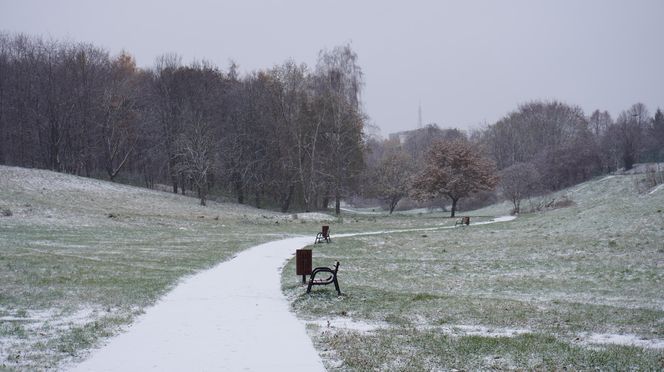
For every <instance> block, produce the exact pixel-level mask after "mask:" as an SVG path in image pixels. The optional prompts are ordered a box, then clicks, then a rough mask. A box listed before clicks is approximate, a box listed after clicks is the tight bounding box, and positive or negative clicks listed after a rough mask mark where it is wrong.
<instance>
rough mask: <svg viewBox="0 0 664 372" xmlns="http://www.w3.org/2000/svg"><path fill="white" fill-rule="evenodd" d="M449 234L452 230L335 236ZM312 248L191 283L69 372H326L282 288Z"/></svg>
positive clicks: (271, 254)
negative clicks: (287, 269)
mask: <svg viewBox="0 0 664 372" xmlns="http://www.w3.org/2000/svg"><path fill="white" fill-rule="evenodd" d="M513 218H514V217H500V218H496V219H494V220H492V221H488V223H491V222H503V221H509V220H511V219H513ZM478 224H480V223H478ZM447 228H454V227H453V226H446V227H433V228H419V229H403V230H391V231H381V232H367V233H359V234H358V233H355V234H340V235H336V237H348V236H355V235H371V234H382V233H388V232H407V231H426V230H438V229H447ZM311 243H312V238H311V237H297V238H290V239H285V240H279V241H275V242H270V243H266V244H261V245H258V246H255V247H252V248H250V249H248V250H246V251H243V252H241V253H239V254H238V255H237V256H236V257H235V258H233V259H231V260H230V261H226V262H222V263H220V264H219V265H217V266H215V267H214V268H212V269H210V270H207V271H204V272H201V273H200V274H197V275H194V276H192V277H189V278H188V279H186V280H185V281H183V282H182V283H181V284H180V285H178V286H177V287H176V288H175V289H174V290H173V291H171V292H170V293H168V294H167V295H166V296H165V297H164V298H162V299H161V300H160V301H159V302H158V303H157V304H156V305H155V306H153V307H151V308H149V309H148V310H146V312H145V314H143V315H142V316H141V317H140V318H139V319H138V320H137V321H136V323H134V324H133V325H132V326H131V327H130V329H129V330H128V331H127V332H126V333H123V334H121V335H119V336H117V337H115V338H113V339H111V340H110V342H109V343H108V344H107V345H106V346H104V347H103V348H102V349H100V350H98V351H97V352H93V354H92V356H91V357H90V358H89V359H87V360H85V361H84V362H83V363H81V364H79V365H77V366H74V367H73V369H72V370H74V371H123V372H125V371H145V370H155V371H188V370H196V371H239V370H244V371H266V370H272V371H308V372H310V371H324V370H325V368H324V366H323V363H322V361H321V359H320V357H319V356H318V352H317V351H316V350H315V349H314V347H313V344H312V342H311V339H310V338H309V336H308V335H307V333H306V331H305V325H304V324H303V323H302V322H300V321H299V320H298V319H297V317H296V316H295V314H294V313H293V312H291V311H290V309H289V305H288V302H287V300H286V298H285V297H284V295H283V294H282V292H281V287H280V286H281V277H280V275H281V269H282V268H283V266H284V264H285V263H286V261H287V260H288V259H289V258H290V257H292V256H293V255H294V254H295V250H296V249H300V248H302V247H304V246H306V245H308V244H311Z"/></svg>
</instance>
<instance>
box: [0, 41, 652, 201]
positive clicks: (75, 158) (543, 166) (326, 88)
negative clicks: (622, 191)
mask: <svg viewBox="0 0 664 372" xmlns="http://www.w3.org/2000/svg"><path fill="white" fill-rule="evenodd" d="M362 87H363V80H362V71H361V68H360V66H359V63H358V57H357V55H356V54H355V53H354V52H353V50H352V49H351V48H350V47H349V46H348V45H346V46H340V47H336V48H334V49H332V50H324V51H321V52H320V54H319V59H318V62H317V64H316V66H315V67H313V68H310V67H308V66H306V65H303V64H296V63H295V62H293V61H287V62H285V63H283V64H281V65H278V66H275V67H273V68H270V69H264V70H260V71H256V72H253V73H251V74H247V75H245V76H240V75H239V74H238V71H237V66H236V65H234V64H231V65H230V66H229V67H228V69H227V71H222V70H221V69H220V68H218V67H216V66H214V65H212V64H209V63H205V62H199V63H191V64H189V65H185V64H182V62H181V60H180V58H179V57H178V56H177V55H173V54H165V55H163V56H161V57H159V58H158V59H157V61H155V63H154V65H153V66H152V67H150V68H138V67H137V66H136V63H135V61H134V59H133V58H132V57H131V55H130V54H128V53H121V54H120V55H118V56H111V55H109V53H108V52H107V51H105V50H103V49H101V48H97V47H95V46H93V45H90V44H84V43H72V42H58V41H45V40H43V39H40V38H33V37H29V36H25V35H10V34H3V33H0V164H6V165H16V166H24V167H34V168H45V169H51V170H55V171H59V172H67V173H72V174H77V175H83V176H88V177H97V178H106V179H110V180H111V181H122V182H131V183H134V184H143V185H145V186H147V187H155V186H156V185H157V184H167V185H169V186H168V187H169V188H170V189H171V190H172V191H173V192H176V193H177V192H184V190H185V189H186V190H194V191H195V192H197V193H198V196H199V197H200V201H201V203H202V204H205V201H206V199H207V197H208V195H209V194H210V193H212V194H214V195H229V196H232V197H234V198H236V199H237V201H238V202H240V203H251V204H253V205H255V206H258V207H263V206H267V207H269V208H275V209H280V210H282V211H284V212H285V211H288V210H291V209H298V210H306V211H310V210H316V209H324V208H327V207H328V206H329V205H330V202H332V201H334V202H335V209H336V212H337V213H339V208H340V201H341V199H342V198H344V197H348V196H350V195H360V196H362V197H372V198H378V199H381V200H383V201H384V202H385V204H386V205H387V206H388V207H389V209H390V211H392V210H394V208H396V206H397V204H398V203H399V201H400V200H402V199H403V198H405V197H408V196H414V195H415V194H418V193H417V192H416V191H417V190H414V183H415V178H416V177H417V176H420V178H421V176H423V175H422V172H423V171H424V170H425V169H429V170H430V171H431V172H433V171H434V170H435V168H432V167H431V166H428V165H427V164H426V162H427V159H428V158H431V159H434V158H436V156H434V155H435V154H431V153H430V149H432V148H438V149H439V151H442V152H444V151H443V149H442V148H441V147H440V146H437V145H436V144H437V143H440V141H444V142H447V143H450V144H452V143H455V145H454V146H457V147H458V146H461V145H460V144H462V143H467V144H469V145H470V146H471V147H472V149H473V151H472V153H479V154H482V156H483V157H485V158H488V159H489V160H492V161H493V163H494V164H495V169H496V170H497V171H499V175H501V176H502V177H501V178H502V179H501V181H500V183H499V189H500V190H501V191H502V193H503V196H505V197H506V198H508V199H512V200H513V201H514V202H515V210H517V211H518V204H517V202H516V201H515V200H516V199H515V198H518V197H521V196H522V195H525V194H528V193H534V192H542V191H543V190H558V189H561V188H564V187H567V186H570V185H573V184H575V183H578V182H582V181H585V180H587V179H589V178H590V177H593V176H597V175H600V174H603V173H607V172H611V171H613V170H616V169H618V168H626V169H630V168H631V167H632V166H633V165H634V164H635V163H636V162H652V161H663V160H664V115H663V114H662V112H661V110H659V109H657V111H656V113H655V114H654V115H653V116H651V114H650V113H649V111H648V109H647V108H646V107H645V106H644V105H643V104H639V103H637V104H634V105H633V106H632V107H630V108H628V109H626V110H625V111H623V112H622V113H620V114H619V115H618V117H617V118H615V119H614V118H612V117H611V116H610V115H609V113H608V112H606V111H599V110H596V111H595V112H593V113H592V114H590V115H589V116H588V115H586V114H585V113H584V112H583V110H581V108H579V107H577V106H574V105H569V104H565V103H561V102H557V101H546V102H543V101H534V102H530V103H526V104H524V105H521V106H520V107H518V108H517V109H516V110H515V111H513V112H511V113H508V114H507V115H506V116H505V117H503V118H502V119H500V120H499V121H498V122H496V123H494V124H491V125H488V126H486V127H485V128H482V129H480V130H475V131H472V132H464V131H460V130H457V129H441V128H439V127H438V126H436V125H428V126H426V127H425V128H422V129H419V130H415V131H410V132H409V133H407V135H405V136H403V137H402V138H391V139H387V140H383V139H380V138H373V137H368V136H366V135H365V124H366V122H367V118H366V116H365V114H364V113H363V111H362V105H361V102H360V96H361V91H362ZM450 146H452V145H450ZM459 151H460V150H459ZM463 151H467V150H466V149H464V150H463ZM438 155H440V154H438ZM453 158H454V156H451V157H450V156H448V157H445V159H446V160H444V161H451V162H457V161H456V160H454V159H453ZM438 159H439V161H443V160H440V159H442V158H441V157H440V156H438ZM443 163H444V162H443ZM443 163H441V164H443ZM480 163H481V164H484V160H482V159H478V160H477V162H476V164H480ZM429 165H430V164H429ZM450 174H452V173H450ZM438 176H441V174H438ZM487 177H488V175H487ZM429 178H430V179H433V178H431V177H429ZM438 179H441V178H440V177H438ZM445 179H447V178H445ZM487 179H491V177H488V178H487ZM477 190H484V189H483V188H478V189H477ZM420 191H422V189H421V190H420ZM439 191H440V190H439ZM419 194H422V193H421V192H420V193H419ZM429 194H431V195H433V194H434V193H433V192H430V193H429ZM438 194H440V195H448V196H447V198H449V197H450V196H449V195H459V193H458V192H454V193H449V190H448V191H445V192H438ZM455 197H456V196H455ZM443 198H445V197H443ZM464 198H465V199H466V200H465V201H463V204H464V205H463V207H464V208H468V207H470V202H471V201H470V200H469V198H467V195H465V194H464ZM473 200H474V201H478V200H479V201H480V202H482V201H495V200H496V194H495V193H493V192H489V191H482V192H481V193H479V194H478V195H475V197H474V199H473ZM447 202H449V200H448V201H442V202H441V204H439V205H444V204H445V203H447ZM453 204H456V201H454V203H453ZM473 206H477V205H473Z"/></svg>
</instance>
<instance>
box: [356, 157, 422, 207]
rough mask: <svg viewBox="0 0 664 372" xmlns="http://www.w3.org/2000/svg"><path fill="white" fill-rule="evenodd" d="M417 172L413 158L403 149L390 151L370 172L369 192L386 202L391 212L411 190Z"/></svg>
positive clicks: (368, 180)
mask: <svg viewBox="0 0 664 372" xmlns="http://www.w3.org/2000/svg"><path fill="white" fill-rule="evenodd" d="M414 173H415V166H414V163H413V158H411V157H410V155H408V154H407V153H405V152H403V151H400V150H399V151H393V152H391V153H388V154H387V155H386V156H385V157H384V158H383V159H382V160H381V161H380V163H379V164H378V165H377V166H375V167H373V168H372V169H371V170H370V171H369V172H368V179H367V180H366V183H367V184H368V186H367V187H368V188H369V194H370V195H372V196H375V197H377V198H378V199H380V200H382V201H383V202H385V203H386V204H387V206H388V209H389V211H390V214H392V212H394V209H395V208H396V207H397V204H399V201H400V200H401V199H403V198H405V197H406V196H408V193H409V192H410V187H411V185H412V177H413V174H414Z"/></svg>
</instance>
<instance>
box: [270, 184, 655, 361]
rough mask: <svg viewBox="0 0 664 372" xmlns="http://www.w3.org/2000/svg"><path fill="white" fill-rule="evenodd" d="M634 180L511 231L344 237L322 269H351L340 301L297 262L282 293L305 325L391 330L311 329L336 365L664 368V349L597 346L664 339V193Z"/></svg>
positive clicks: (318, 250) (326, 249)
mask: <svg viewBox="0 0 664 372" xmlns="http://www.w3.org/2000/svg"><path fill="white" fill-rule="evenodd" d="M634 183H635V177H615V178H611V179H603V180H596V181H592V182H590V183H587V184H585V185H580V186H579V187H577V188H575V189H573V190H567V191H566V192H565V194H566V195H567V196H568V197H570V198H571V199H573V200H574V202H575V205H574V206H572V207H568V208H564V209H557V210H551V211H547V212H542V213H537V214H527V215H522V216H520V217H519V218H518V219H517V220H515V221H511V222H505V223H497V224H490V225H482V226H479V225H478V226H472V225H471V226H470V227H467V228H456V229H449V230H438V231H428V232H426V233H425V234H423V233H415V232H413V233H398V234H386V235H379V236H357V237H351V238H344V239H337V240H335V242H334V243H333V244H330V245H317V246H315V247H313V249H314V265H330V264H331V263H332V262H333V261H336V260H339V261H340V262H341V267H340V273H339V278H340V285H341V289H342V292H343V293H344V295H343V296H342V297H338V298H337V296H336V293H335V292H334V291H333V289H331V288H330V289H327V288H320V289H318V288H317V289H315V291H314V293H312V295H306V294H305V293H304V291H303V290H302V288H301V287H300V286H299V285H298V282H297V279H296V278H295V277H294V276H293V275H292V273H293V272H294V263H293V262H290V263H289V264H288V265H287V267H286V268H285V269H284V275H283V281H282V286H283V288H284V291H285V292H286V294H287V295H288V297H289V299H290V300H291V302H292V306H293V309H294V310H295V311H296V313H297V314H298V315H299V316H300V317H301V318H303V319H305V320H307V321H310V322H314V321H317V320H321V319H322V320H331V321H332V324H333V325H334V320H335V319H350V320H353V321H355V322H359V323H360V324H364V323H368V324H377V325H380V324H387V326H386V327H382V328H378V329H374V330H370V331H366V332H356V331H353V330H346V331H344V330H343V327H337V328H334V327H333V328H329V329H328V328H326V327H324V326H323V327H313V329H312V331H311V335H312V337H313V338H314V339H315V340H316V343H317V344H318V345H319V347H320V348H323V349H327V351H326V352H325V353H323V354H322V355H323V357H324V360H325V362H326V365H327V366H328V368H330V369H333V370H336V369H339V370H375V369H380V370H400V369H407V370H437V369H452V368H454V369H464V370H468V369H471V370H472V369H491V368H498V369H564V368H568V369H582V370H585V369H601V370H627V369H639V370H656V369H662V368H664V351H663V350H662V349H661V348H660V349H650V348H644V347H636V346H627V345H618V344H593V343H592V342H590V340H589V337H588V335H590V334H601V335H625V336H626V337H631V338H633V339H637V340H639V339H643V340H658V341H659V344H660V345H662V342H664V341H663V340H664V290H663V289H662V288H664V250H662V243H661V242H663V241H664V216H663V215H662V212H661V211H660V210H661V208H662V206H664V193H658V194H653V195H642V194H638V193H637V192H636V191H635V187H634ZM561 194H562V193H561ZM493 208H494V209H495V208H496V207H493ZM476 214H478V215H482V214H486V211H478V212H476ZM319 323H320V322H319ZM468 327H471V328H472V327H480V329H482V330H483V331H482V332H479V334H468V332H467V331H466V330H467V329H468ZM455 330H458V331H455ZM512 331H513V332H512ZM492 332H493V333H494V334H491V333H492ZM503 333H508V334H509V333H513V334H512V335H509V336H510V337H502V336H501V337H496V334H498V335H502V334H503Z"/></svg>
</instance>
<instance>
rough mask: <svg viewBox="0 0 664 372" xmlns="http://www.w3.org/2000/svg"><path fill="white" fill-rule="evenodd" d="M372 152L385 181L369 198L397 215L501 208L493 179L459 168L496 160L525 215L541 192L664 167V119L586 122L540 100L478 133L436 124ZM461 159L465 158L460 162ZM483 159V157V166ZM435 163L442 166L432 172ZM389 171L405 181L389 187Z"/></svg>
mask: <svg viewBox="0 0 664 372" xmlns="http://www.w3.org/2000/svg"><path fill="white" fill-rule="evenodd" d="M461 144H464V146H465V147H463V148H461V147H460V146H461ZM368 147H369V148H370V149H371V150H372V154H371V155H370V156H368V157H367V174H371V175H373V176H372V177H373V178H374V179H376V180H378V181H379V182H374V183H373V184H372V186H367V187H365V190H366V195H369V196H372V197H374V198H378V199H380V200H383V201H384V202H385V204H386V206H387V207H388V208H389V210H390V212H391V211H393V210H394V209H395V208H396V205H397V204H398V202H399V201H400V200H402V199H404V198H406V197H409V196H410V197H412V198H415V199H428V198H431V197H433V196H436V195H438V196H446V198H444V200H443V203H442V204H439V205H449V204H450V203H451V205H452V213H454V210H455V209H456V206H457V205H456V204H457V201H459V199H460V197H463V198H464V199H466V200H465V201H466V204H467V205H468V206H470V205H471V204H472V206H473V207H475V206H477V204H473V203H477V202H479V203H481V202H483V201H487V202H493V201H495V200H496V197H495V196H496V195H495V193H487V191H489V190H491V189H492V186H494V185H495V182H494V180H493V178H492V177H491V175H490V173H487V172H485V173H482V174H483V175H482V177H475V180H471V179H466V180H465V181H463V179H464V178H469V177H467V176H464V175H463V174H464V171H463V170H462V169H461V168H459V170H458V171H454V169H453V168H454V164H460V162H461V161H466V162H467V163H468V164H470V165H473V167H474V168H475V170H481V169H488V168H489V166H488V165H486V164H485V160H486V159H488V160H491V161H492V162H493V163H494V164H495V169H496V170H497V171H498V175H499V176H500V182H499V183H498V184H497V185H498V186H499V191H500V193H501V194H502V195H501V196H502V197H504V198H505V199H507V200H510V201H512V203H513V205H514V212H515V213H518V212H519V210H520V202H521V200H522V199H524V198H527V197H530V196H533V195H536V194H538V193H544V192H547V191H553V190H559V189H562V188H565V187H568V186H571V185H574V184H577V183H579V182H583V181H586V180H588V179H590V178H591V177H594V176H597V175H601V174H605V173H609V172H612V171H615V170H618V169H621V168H623V169H625V170H630V169H631V168H632V167H633V166H634V164H635V163H637V162H662V161H664V114H663V113H662V111H661V110H660V109H657V111H656V112H655V114H654V116H651V115H650V114H649V111H648V109H647V108H646V106H645V105H643V104H641V103H637V104H634V105H632V106H631V107H630V108H629V109H627V110H624V111H623V112H621V113H620V114H619V115H618V117H617V119H615V120H614V119H613V118H612V117H611V115H609V113H608V112H607V111H599V110H596V111H594V112H593V113H592V114H591V115H590V116H586V115H585V114H584V112H583V110H582V109H581V108H580V107H578V106H573V105H568V104H565V103H561V102H558V101H533V102H530V103H527V104H524V105H522V106H520V107H519V108H518V109H517V110H515V111H513V112H510V113H509V114H507V115H506V116H505V117H503V118H502V119H500V120H499V121H498V122H496V123H494V124H491V125H488V126H487V127H486V128H483V129H480V130H476V131H473V132H471V133H465V132H462V131H459V130H457V129H440V128H439V127H438V126H437V125H435V124H432V125H428V126H426V127H425V128H422V129H418V130H415V131H411V132H408V133H406V134H405V135H403V136H402V138H398V137H393V138H391V139H388V140H379V139H370V140H369V141H368ZM468 148H470V149H472V151H471V153H468V152H467V151H468ZM450 149H451V150H450ZM450 151H451V153H450ZM454 154H457V155H458V154H465V155H463V156H461V157H458V156H456V159H455V155H454ZM476 155H478V156H480V155H481V156H480V157H479V158H477V159H475V156H476ZM484 158H486V159H484ZM471 160H472V161H471ZM455 162H456V163H455ZM432 164H439V166H437V167H433V168H432ZM387 168H391V169H401V171H400V174H399V176H398V177H396V176H390V179H391V180H392V182H387V181H386V180H384V178H385V176H386V175H390V174H391V173H390V172H389V171H388V170H387ZM466 173H467V172H466ZM478 174H479V173H478ZM453 175H454V176H455V177H457V178H453ZM482 179H484V180H485V181H486V180H488V181H486V182H482V183H481V186H482V187H470V186H469V184H468V185H465V186H464V187H462V188H461V189H455V188H454V186H455V185H457V184H461V183H462V182H474V181H477V180H482ZM441 180H443V181H444V182H442V181H441ZM467 190H469V191H472V192H471V193H467V192H465V191H467ZM482 190H484V191H482ZM459 191H462V192H463V193H464V194H463V195H461V194H460V193H459ZM425 196H426V197H425ZM473 199H474V200H473Z"/></svg>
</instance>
